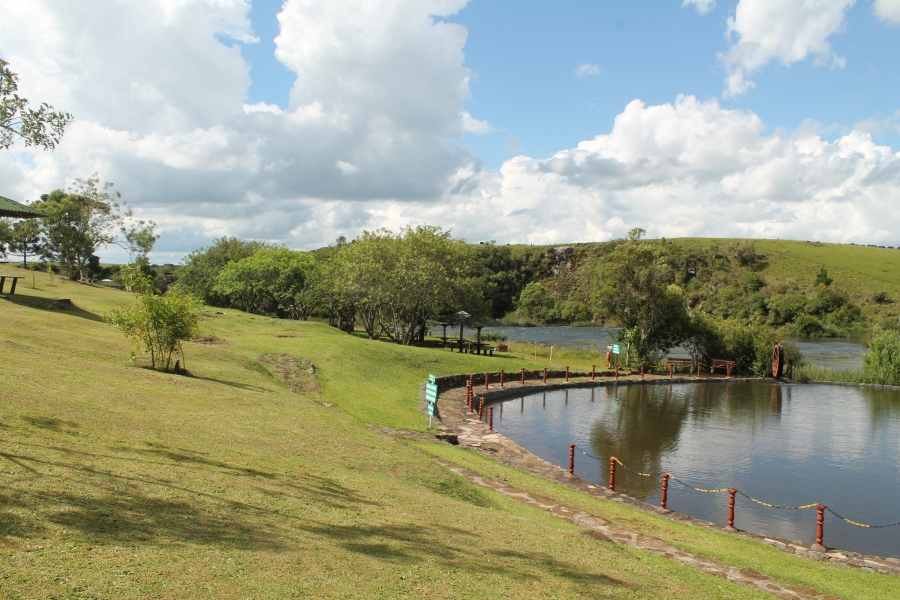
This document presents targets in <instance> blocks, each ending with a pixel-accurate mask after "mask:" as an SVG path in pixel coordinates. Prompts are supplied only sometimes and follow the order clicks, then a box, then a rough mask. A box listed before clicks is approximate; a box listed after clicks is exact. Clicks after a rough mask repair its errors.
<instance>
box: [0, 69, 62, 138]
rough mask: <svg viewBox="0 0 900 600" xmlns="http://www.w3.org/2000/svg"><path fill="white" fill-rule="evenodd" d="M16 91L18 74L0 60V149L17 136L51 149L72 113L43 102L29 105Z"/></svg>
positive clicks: (17, 88) (60, 136) (60, 135)
mask: <svg viewBox="0 0 900 600" xmlns="http://www.w3.org/2000/svg"><path fill="white" fill-rule="evenodd" d="M18 90H19V76H18V75H17V74H16V73H13V72H12V70H10V68H9V63H8V62H6V61H5V60H2V59H0V148H9V147H10V146H11V145H12V144H13V142H15V141H16V139H20V140H22V141H23V142H24V143H25V145H26V146H36V147H39V148H43V149H44V150H53V149H54V148H56V145H57V144H59V141H60V140H61V139H62V136H63V132H64V131H65V129H66V126H67V125H68V124H69V123H71V122H72V115H70V114H69V113H67V112H59V111H56V110H54V109H53V107H52V106H50V105H49V104H47V103H46V102H42V103H41V105H40V106H38V107H37V108H29V106H28V99H27V98H22V97H20V96H19V94H18V93H17V92H18Z"/></svg>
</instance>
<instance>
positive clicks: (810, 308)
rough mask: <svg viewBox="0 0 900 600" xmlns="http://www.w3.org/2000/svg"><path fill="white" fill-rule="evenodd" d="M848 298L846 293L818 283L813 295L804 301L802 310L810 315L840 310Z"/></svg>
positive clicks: (820, 314)
mask: <svg viewBox="0 0 900 600" xmlns="http://www.w3.org/2000/svg"><path fill="white" fill-rule="evenodd" d="M849 300H850V299H849V297H848V296H847V294H846V293H844V292H840V291H838V290H836V289H834V288H830V287H828V286H825V285H820V286H819V287H818V288H817V290H816V295H815V297H814V298H811V299H810V300H809V302H807V303H806V306H805V307H804V311H805V312H806V313H807V314H810V315H818V316H822V315H826V314H828V313H833V312H836V311H838V310H840V308H841V307H842V306H844V305H845V304H847V302H849Z"/></svg>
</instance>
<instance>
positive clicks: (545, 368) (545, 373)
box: [544, 367, 547, 383]
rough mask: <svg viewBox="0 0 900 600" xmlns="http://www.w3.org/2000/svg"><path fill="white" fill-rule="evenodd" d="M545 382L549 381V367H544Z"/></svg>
mask: <svg viewBox="0 0 900 600" xmlns="http://www.w3.org/2000/svg"><path fill="white" fill-rule="evenodd" d="M544 383H547V367H544Z"/></svg>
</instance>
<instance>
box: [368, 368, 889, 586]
mask: <svg viewBox="0 0 900 600" xmlns="http://www.w3.org/2000/svg"><path fill="white" fill-rule="evenodd" d="M514 376H515V375H513V376H512V377H514ZM482 381H483V379H482ZM704 381H724V378H709V379H707V378H704ZM688 382H690V383H694V382H696V379H694V378H676V379H674V380H671V379H669V378H668V377H660V376H651V375H648V376H647V377H646V379H644V378H642V377H640V376H639V375H629V376H623V377H621V378H620V379H619V380H618V382H616V381H615V380H607V381H596V382H594V381H591V380H590V379H588V378H572V380H571V381H570V382H568V383H565V382H562V381H550V382H548V383H547V384H541V383H538V384H535V383H533V382H528V383H526V384H525V385H524V386H523V385H522V384H521V383H519V381H513V382H509V383H506V384H505V386H504V388H502V389H501V388H500V387H499V386H498V385H496V384H495V385H493V386H491V388H490V389H488V390H484V388H483V386H477V387H476V389H475V397H476V398H481V397H484V398H485V399H486V400H495V399H498V398H502V397H511V396H519V395H522V394H531V393H534V392H540V391H551V390H554V389H565V388H567V387H574V386H590V385H596V386H606V385H652V384H673V383H688ZM422 401H423V409H424V402H425V400H424V387H423V392H422ZM437 416H438V421H437V427H438V429H439V430H441V433H440V434H439V435H438V437H439V438H441V439H444V440H446V441H449V442H450V443H454V444H459V445H461V446H464V447H467V448H471V449H474V450H476V451H478V452H480V453H482V454H484V455H486V456H489V457H490V458H492V459H494V460H497V461H499V462H501V463H504V464H507V465H510V466H513V467H516V468H518V469H519V470H522V471H524V472H526V473H529V474H531V475H535V476H538V477H542V478H544V479H546V480H549V481H553V482H556V483H559V484H562V485H565V486H567V487H569V488H572V489H576V490H579V491H582V492H584V493H587V494H591V495H593V496H596V497H599V498H605V499H607V500H609V501H611V502H619V503H623V504H628V505H629V506H632V507H634V508H636V509H638V510H642V511H644V512H649V513H653V514H656V515H661V516H665V517H666V518H669V519H673V520H677V521H681V522H685V523H690V524H692V525H696V526H698V527H704V528H706V529H710V530H714V531H720V532H726V529H725V528H724V527H722V526H720V525H716V524H715V523H710V522H708V521H703V520H700V519H694V518H692V517H690V516H688V515H684V514H680V513H676V512H668V511H666V512H662V511H660V509H659V508H658V507H654V506H651V505H649V504H646V503H645V502H641V501H640V500H636V499H634V498H630V497H628V496H626V495H624V494H617V493H615V492H611V491H610V490H608V489H606V488H604V487H602V486H597V485H593V484H591V483H590V482H589V481H586V480H584V479H581V478H580V477H577V476H575V475H571V474H569V473H568V472H567V471H565V470H563V469H561V468H559V467H557V466H556V465H553V464H551V463H549V462H547V461H545V460H543V459H540V458H538V457H537V456H535V455H533V454H531V453H530V452H528V451H527V450H525V449H524V448H522V447H521V446H519V445H518V444H517V443H515V442H514V441H512V440H510V439H509V438H507V437H505V436H503V435H501V434H500V433H498V432H496V431H492V430H490V429H489V428H488V426H487V423H485V422H484V421H482V420H480V419H479V418H478V414H477V412H476V413H472V412H470V411H469V410H468V409H467V408H466V405H465V388H461V387H458V388H452V389H447V390H443V391H442V392H441V394H440V396H439V402H438V413H437ZM486 418H487V415H486V414H485V419H486ZM382 429H384V428H382ZM384 433H386V434H388V435H400V436H403V435H404V434H405V433H408V432H399V431H393V430H386V429H385V430H384ZM431 439H433V438H431ZM442 464H444V465H445V466H446V467H447V468H449V469H451V470H453V471H455V472H457V473H459V474H460V475H462V476H464V477H466V479H468V480H469V481H471V482H472V483H474V484H476V485H482V486H484V487H488V488H491V489H494V490H495V491H497V492H499V493H503V494H504V495H508V496H509V497H512V498H516V499H518V500H520V501H523V502H525V503H527V504H532V505H534V506H538V507H540V508H543V509H544V510H548V511H550V512H553V513H554V514H556V515H558V516H560V517H562V518H565V519H567V520H569V521H571V522H573V523H576V524H578V525H581V526H583V527H585V528H586V529H588V530H589V531H590V534H591V535H592V536H593V537H597V538H598V539H606V540H612V541H616V542H618V543H622V544H626V545H630V546H634V547H637V548H641V549H642V550H646V551H648V552H652V553H654V554H658V555H660V556H665V557H667V558H671V559H673V560H677V561H679V562H682V563H684V564H687V565H690V566H692V567H695V568H697V569H700V570H702V571H704V572H708V573H712V574H714V575H717V576H720V577H724V578H726V579H729V580H730V581H735V582H738V583H741V584H744V585H748V586H750V587H754V588H757V589H761V590H763V591H766V592H769V593H771V594H773V595H775V596H777V597H780V598H824V597H826V596H824V595H823V594H821V593H819V592H817V591H816V590H812V589H808V588H802V587H797V586H785V585H782V584H779V583H777V582H775V581H772V580H771V579H769V578H768V577H766V576H765V575H762V574H761V573H756V572H755V571H750V570H747V569H739V568H737V567H732V566H728V565H722V564H719V563H716V562H714V561H711V560H710V559H708V558H705V557H702V556H698V555H694V554H691V553H688V552H684V551H682V550H679V549H678V548H676V547H674V546H671V545H670V544H668V543H667V542H664V541H662V540H659V539H656V538H653V537H650V536H645V535H642V534H640V533H639V532H636V531H632V530H629V529H627V528H624V527H620V526H618V525H615V524H612V523H609V522H607V521H605V520H603V519H601V518H600V517H597V516H594V515H589V514H586V513H581V512H579V511H577V510H575V509H571V508H568V507H564V506H561V505H559V504H557V503H555V502H554V501H553V500H551V499H549V498H542V497H539V496H535V495H533V494H529V493H527V492H525V491H523V490H517V489H515V488H511V487H509V486H507V485H505V484H502V483H498V482H496V481H493V480H489V479H486V478H483V477H481V476H479V475H477V474H475V473H472V472H471V471H467V470H466V469H462V468H460V467H456V466H454V465H450V464H449V463H443V462H442ZM729 533H731V534H732V535H741V536H744V537H747V538H750V539H753V540H755V541H759V542H762V543H765V544H769V545H771V546H774V547H776V548H778V549H780V550H782V551H784V552H788V553H791V554H794V555H796V556H800V557H803V558H807V559H811V560H817V561H824V562H830V563H833V564H836V565H838V566H846V567H856V568H860V569H863V570H866V571H877V572H879V573H885V574H893V575H897V574H900V560H897V559H893V558H881V557H876V556H868V555H861V554H857V553H853V552H842V551H839V550H835V549H828V550H827V551H826V552H820V551H816V550H813V549H811V548H810V545H809V544H805V543H803V542H798V541H794V540H786V539H781V538H775V537H766V536H761V535H757V534H753V533H750V532H745V531H737V532H729ZM828 598H833V597H832V596H829V597H828Z"/></svg>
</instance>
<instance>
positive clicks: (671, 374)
mask: <svg viewBox="0 0 900 600" xmlns="http://www.w3.org/2000/svg"><path fill="white" fill-rule="evenodd" d="M673 377H675V365H673V364H672V363H669V379H672V378H673Z"/></svg>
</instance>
